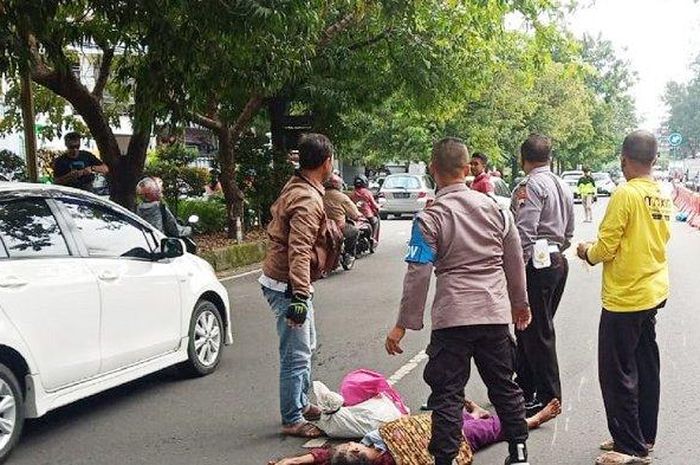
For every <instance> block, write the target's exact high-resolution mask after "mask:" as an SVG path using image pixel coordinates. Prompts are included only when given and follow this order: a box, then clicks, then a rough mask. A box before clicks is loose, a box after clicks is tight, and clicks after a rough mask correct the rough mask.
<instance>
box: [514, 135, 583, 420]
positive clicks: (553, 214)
mask: <svg viewBox="0 0 700 465" xmlns="http://www.w3.org/2000/svg"><path fill="white" fill-rule="evenodd" d="M520 154H521V157H522V167H523V170H524V171H525V173H526V174H527V177H526V178H525V179H524V180H523V181H521V183H520V185H519V187H518V188H517V189H516V190H515V192H514V194H513V203H512V208H513V211H514V212H515V218H516V224H517V226H518V231H519V233H520V239H521V241H522V246H523V259H524V261H525V264H526V272H527V293H528V300H529V302H530V308H531V310H532V324H531V325H530V326H529V327H528V328H527V329H526V330H524V331H522V330H518V331H516V336H517V339H518V368H517V373H518V376H517V382H518V384H519V385H520V387H521V388H522V389H523V391H524V392H525V398H526V400H527V410H528V414H533V413H534V412H537V411H538V410H539V409H541V408H542V407H543V406H545V405H547V404H548V403H549V402H550V401H551V400H552V399H554V398H556V399H559V400H561V381H560V379H559V363H558V361H557V347H556V334H555V330H554V315H555V314H556V312H557V308H558V307H559V302H560V301H561V297H562V294H563V293H564V287H565V285H566V278H567V276H568V273H569V264H568V262H567V260H566V257H565V256H564V254H563V252H564V250H566V249H567V248H568V247H569V245H570V241H571V238H572V237H573V234H574V199H573V195H572V194H571V191H570V190H569V189H568V188H567V187H566V186H565V185H564V183H563V182H562V181H561V179H559V178H558V177H557V176H555V175H554V174H553V173H552V172H551V170H550V169H549V165H550V163H551V161H552V143H551V141H550V139H549V138H548V137H545V136H542V135H539V134H532V135H531V136H530V137H528V138H527V140H526V141H525V142H524V143H523V144H522V146H521V147H520Z"/></svg>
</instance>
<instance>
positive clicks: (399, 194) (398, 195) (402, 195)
mask: <svg viewBox="0 0 700 465" xmlns="http://www.w3.org/2000/svg"><path fill="white" fill-rule="evenodd" d="M394 198H395V199H410V198H411V194H409V193H408V192H397V193H396V194H394Z"/></svg>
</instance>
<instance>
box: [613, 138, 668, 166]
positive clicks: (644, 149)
mask: <svg viewBox="0 0 700 465" xmlns="http://www.w3.org/2000/svg"><path fill="white" fill-rule="evenodd" d="M658 149H659V147H658V144H657V142H656V137H654V135H653V134H652V133H650V132H649V131H643V130H637V131H634V132H631V133H629V134H628V135H627V137H625V141H624V142H623V143H622V156H623V157H626V158H629V159H630V160H633V161H636V162H638V163H642V164H645V165H651V164H652V163H654V160H656V155H657V154H658V151H659V150H658Z"/></svg>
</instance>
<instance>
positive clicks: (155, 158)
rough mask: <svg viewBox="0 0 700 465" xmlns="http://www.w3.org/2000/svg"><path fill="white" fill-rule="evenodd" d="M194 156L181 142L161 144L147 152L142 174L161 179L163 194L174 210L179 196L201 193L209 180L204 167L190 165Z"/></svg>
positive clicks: (193, 152)
mask: <svg viewBox="0 0 700 465" xmlns="http://www.w3.org/2000/svg"><path fill="white" fill-rule="evenodd" d="M196 157H197V152H196V151H194V150H192V149H189V148H187V147H185V146H184V145H182V144H172V145H161V146H159V147H158V148H156V150H155V151H154V152H152V153H151V154H149V157H148V160H147V163H146V168H145V170H144V174H145V175H146V176H153V177H158V178H161V179H162V180H163V195H164V196H165V198H166V199H167V201H168V203H169V204H170V205H172V206H173V207H174V208H175V209H176V210H177V208H178V199H179V197H180V196H183V195H184V196H189V197H195V196H200V195H202V194H203V193H204V186H205V185H206V183H207V181H208V180H209V172H208V171H207V170H206V169H203V168H196V167H192V166H190V164H191V163H192V162H193V161H194V160H195V158H196Z"/></svg>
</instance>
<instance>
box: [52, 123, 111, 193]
mask: <svg viewBox="0 0 700 465" xmlns="http://www.w3.org/2000/svg"><path fill="white" fill-rule="evenodd" d="M80 139H81V138H80V134H78V133H77V132H69V133H68V134H66V135H65V137H64V138H63V140H64V141H65V143H66V149H67V150H66V153H64V154H63V155H61V156H60V157H58V158H56V159H55V160H54V161H53V175H54V182H55V183H56V184H60V185H62V186H68V187H74V188H76V189H82V190H85V191H90V190H92V183H93V182H94V181H95V173H100V174H107V173H108V172H109V168H108V167H107V165H105V164H104V163H103V162H102V160H100V159H99V158H97V157H96V156H95V155H93V154H92V153H90V152H88V151H85V150H80Z"/></svg>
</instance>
